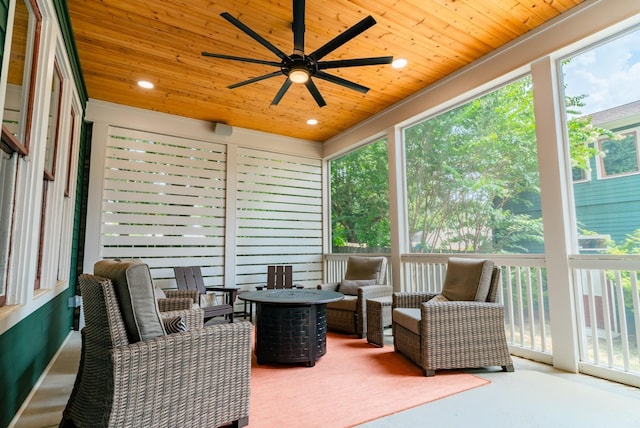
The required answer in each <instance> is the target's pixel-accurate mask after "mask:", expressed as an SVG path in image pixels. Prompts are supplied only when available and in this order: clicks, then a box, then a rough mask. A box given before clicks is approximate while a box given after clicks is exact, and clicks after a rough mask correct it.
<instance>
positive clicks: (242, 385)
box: [110, 321, 251, 426]
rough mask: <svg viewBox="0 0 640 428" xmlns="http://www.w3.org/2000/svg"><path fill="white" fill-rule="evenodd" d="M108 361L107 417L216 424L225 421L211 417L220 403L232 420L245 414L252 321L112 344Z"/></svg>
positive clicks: (132, 422)
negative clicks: (110, 377) (167, 417)
mask: <svg viewBox="0 0 640 428" xmlns="http://www.w3.org/2000/svg"><path fill="white" fill-rule="evenodd" d="M111 362H112V365H113V379H114V384H113V386H112V390H111V391H110V392H111V395H112V397H113V404H112V406H111V409H112V414H111V415H110V420H111V421H114V423H117V424H118V425H126V426H145V425H148V424H149V421H148V419H145V418H148V417H149V415H157V419H158V420H159V421H161V423H164V424H165V426H166V425H167V424H169V422H168V420H165V419H163V418H162V415H172V416H171V417H172V418H173V419H171V425H173V426H188V425H191V424H193V423H194V421H196V420H199V421H201V422H203V423H205V424H206V425H209V426H211V425H213V426H217V425H219V424H222V423H223V422H229V421H217V424H215V422H213V421H215V419H216V417H220V416H219V412H220V408H224V409H227V407H229V406H231V407H230V409H231V410H229V412H230V416H229V419H230V420H234V419H238V418H239V417H241V415H248V414H249V413H248V409H249V393H250V380H251V323H249V322H247V321H241V322H237V323H232V324H222V325H215V326H211V327H205V328H200V329H195V330H189V331H186V332H184V333H177V334H172V335H168V336H162V337H157V338H154V339H151V340H148V341H143V342H137V343H133V344H129V345H126V346H121V347H116V348H114V349H113V350H112V351H111ZM160 391H162V394H160V393H159V392H160ZM184 397H191V399H189V400H185V399H184ZM226 403H230V404H226ZM216 409H217V410H216ZM216 412H217V413H216ZM224 412H225V413H226V412H227V410H224ZM207 421H208V422H210V423H208V424H207V423H206V422H207Z"/></svg>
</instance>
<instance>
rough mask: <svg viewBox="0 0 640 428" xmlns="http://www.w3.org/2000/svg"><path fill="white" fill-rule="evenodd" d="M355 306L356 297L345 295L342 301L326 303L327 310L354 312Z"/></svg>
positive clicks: (356, 302)
mask: <svg viewBox="0 0 640 428" xmlns="http://www.w3.org/2000/svg"><path fill="white" fill-rule="evenodd" d="M357 304H358V298H357V297H356V296H351V295H349V294H345V296H344V299H341V300H338V301H335V302H329V303H327V309H339V310H341V311H350V312H355V311H356V306H357Z"/></svg>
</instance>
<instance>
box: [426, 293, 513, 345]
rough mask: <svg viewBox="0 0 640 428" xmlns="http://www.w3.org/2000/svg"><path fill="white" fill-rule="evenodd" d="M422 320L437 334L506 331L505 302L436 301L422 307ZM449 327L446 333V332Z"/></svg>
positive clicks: (479, 333) (480, 333)
mask: <svg viewBox="0 0 640 428" xmlns="http://www.w3.org/2000/svg"><path fill="white" fill-rule="evenodd" d="M420 310H421V311H420V313H421V318H422V319H421V323H422V324H423V325H422V327H423V328H424V327H425V326H426V325H428V326H429V327H428V328H429V331H430V332H431V333H432V335H433V336H438V332H437V331H436V329H442V332H441V333H442V334H449V335H451V332H452V331H458V332H464V333H465V334H467V335H474V334H475V335H479V336H477V337H486V336H489V335H492V334H493V333H492V332H496V331H497V332H502V333H504V325H505V324H504V305H502V304H501V303H490V302H466V301H465V302H459V301H456V302H433V303H429V304H426V303H423V304H421V306H420ZM444 330H446V333H445V331H444Z"/></svg>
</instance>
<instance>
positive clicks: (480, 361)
mask: <svg viewBox="0 0 640 428" xmlns="http://www.w3.org/2000/svg"><path fill="white" fill-rule="evenodd" d="M474 277H475V279H473V278H474ZM474 281H475V284H474ZM455 282H458V284H457V285H464V283H467V285H470V286H471V288H472V291H470V293H471V294H469V295H467V299H466V300H454V299H451V300H449V298H451V297H456V296H451V295H450V294H447V291H450V290H451V288H455V285H456V284H454V286H453V287H452V283H455ZM482 283H484V285H483V284H482ZM499 283H500V270H499V269H498V268H495V267H493V262H491V261H487V260H477V259H455V258H451V259H449V264H448V268H447V274H446V277H445V285H444V286H443V290H442V292H441V293H440V294H436V293H420V292H403V293H394V294H393V303H392V307H393V344H394V348H395V351H396V352H400V353H401V354H403V355H404V356H406V357H407V358H408V359H410V360H411V361H413V362H414V363H416V364H417V365H419V366H420V367H421V368H422V369H423V371H424V375H425V376H434V375H435V371H436V370H439V369H461V368H475V367H486V366H502V369H503V370H504V371H508V372H512V371H513V361H512V360H511V356H510V355H509V350H508V348H507V340H506V335H505V328H504V306H503V305H502V304H499V303H496V295H497V290H498V286H499ZM447 289H448V290H447ZM443 293H444V294H445V295H448V296H449V298H448V297H445V296H444V295H443ZM457 297H458V298H460V296H457ZM469 297H470V298H469Z"/></svg>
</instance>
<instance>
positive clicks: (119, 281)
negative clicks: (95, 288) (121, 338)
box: [93, 260, 165, 342]
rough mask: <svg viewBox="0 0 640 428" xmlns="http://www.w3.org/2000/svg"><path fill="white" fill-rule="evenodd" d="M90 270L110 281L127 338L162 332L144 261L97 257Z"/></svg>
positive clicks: (149, 276)
mask: <svg viewBox="0 0 640 428" xmlns="http://www.w3.org/2000/svg"><path fill="white" fill-rule="evenodd" d="M93 273H94V275H97V276H101V277H103V278H108V279H110V280H111V282H112V283H113V288H114V290H115V292H116V297H117V299H118V303H119V305H120V312H121V313H122V319H123V320H124V324H125V328H126V330H127V336H128V337H129V341H130V342H140V341H141V340H147V339H151V338H153V337H158V336H164V335H165V330H164V326H163V324H162V319H161V318H160V311H159V310H158V303H157V301H156V298H155V294H154V290H153V281H152V280H151V273H150V272H149V267H148V266H147V265H146V264H144V263H142V262H140V261H134V260H128V261H115V260H101V261H99V262H98V263H96V264H95V266H94V268H93Z"/></svg>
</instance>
